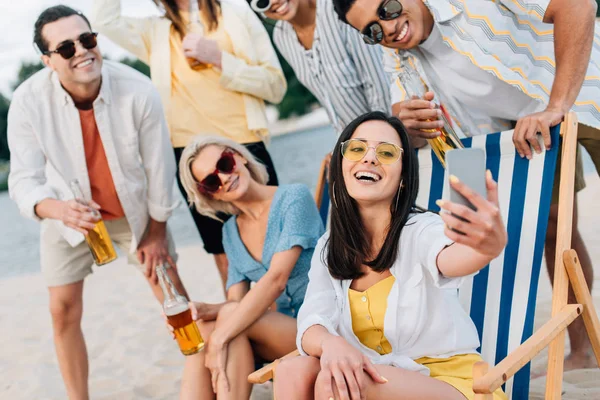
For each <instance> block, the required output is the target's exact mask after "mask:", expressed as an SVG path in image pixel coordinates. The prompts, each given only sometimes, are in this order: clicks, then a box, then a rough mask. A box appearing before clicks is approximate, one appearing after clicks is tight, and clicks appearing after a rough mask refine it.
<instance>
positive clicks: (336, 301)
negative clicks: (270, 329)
mask: <svg viewBox="0 0 600 400" xmlns="http://www.w3.org/2000/svg"><path fill="white" fill-rule="evenodd" d="M327 239H328V233H326V234H325V235H324V236H323V237H322V238H321V239H320V240H319V242H318V244H317V246H316V248H315V252H314V255H313V259H312V265H311V269H310V272H309V274H308V276H309V284H308V288H307V291H306V297H305V298H304V303H303V304H302V307H301V308H300V312H299V314H298V336H297V339H296V345H297V347H298V349H299V350H300V353H302V354H305V355H306V353H305V352H304V350H303V349H302V336H303V335H304V333H305V332H306V330H307V329H308V328H310V327H311V326H313V325H322V326H323V327H325V328H326V329H327V330H328V331H329V332H330V333H331V334H333V335H338V336H342V337H343V338H345V339H346V340H347V341H348V342H349V343H350V344H351V345H352V346H354V347H355V348H357V349H359V350H361V352H362V353H363V354H364V355H366V356H367V357H369V359H370V360H371V361H372V362H373V363H375V364H386V365H393V366H396V367H400V368H405V369H409V370H413V371H419V372H421V373H423V374H426V375H428V374H429V370H428V369H427V368H426V367H423V366H422V365H420V364H417V363H416V362H414V361H413V360H415V359H418V358H420V357H425V356H427V357H434V358H445V357H450V356H452V355H456V354H469V353H476V352H477V351H476V349H477V348H478V347H479V336H478V334H477V329H476V328H475V325H474V324H473V321H471V318H470V317H469V316H468V315H467V313H466V312H465V311H464V310H463V308H462V307H461V305H460V303H459V301H458V294H457V288H458V287H459V286H460V284H461V282H462V281H463V278H462V277H461V278H446V277H444V276H442V275H441V274H440V272H439V270H438V268H437V262H436V260H437V256H438V254H439V253H440V252H441V251H442V250H443V249H444V248H445V247H446V246H448V245H450V244H452V243H453V242H452V240H450V239H449V238H447V237H446V236H445V235H444V224H443V222H442V220H441V218H440V217H439V216H438V215H436V214H432V213H424V214H415V215H413V216H411V218H410V219H409V221H408V222H407V224H406V226H405V227H404V229H403V230H402V234H401V235H400V244H399V247H398V259H397V260H396V262H395V263H394V265H393V266H392V267H391V269H390V272H391V273H392V275H393V276H394V277H395V278H396V280H395V282H394V285H393V287H392V290H391V291H390V294H389V296H388V301H387V310H386V313H385V319H384V335H385V337H386V339H387V340H388V341H389V343H390V345H391V346H392V352H391V353H389V354H385V355H380V354H379V353H377V352H375V351H374V350H372V349H370V348H368V347H366V346H364V345H363V344H362V343H360V341H359V340H358V339H357V337H356V335H355V334H354V332H353V331H352V317H351V313H350V306H349V302H348V289H349V288H350V283H351V282H352V280H350V279H347V280H338V279H335V278H333V277H332V276H331V275H330V274H329V271H328V269H327V266H326V265H325V264H324V263H323V259H326V251H323V250H326V249H324V246H325V245H326V242H327Z"/></svg>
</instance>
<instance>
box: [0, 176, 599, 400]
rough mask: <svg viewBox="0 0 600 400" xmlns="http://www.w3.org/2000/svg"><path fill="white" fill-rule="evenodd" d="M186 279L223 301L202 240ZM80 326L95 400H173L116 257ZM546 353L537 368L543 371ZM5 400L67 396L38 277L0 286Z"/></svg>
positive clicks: (156, 325) (587, 226) (539, 387)
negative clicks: (85, 342)
mask: <svg viewBox="0 0 600 400" xmlns="http://www.w3.org/2000/svg"><path fill="white" fill-rule="evenodd" d="M586 179H587V182H588V187H587V188H586V189H585V190H584V191H583V192H581V194H580V199H579V205H580V215H579V218H580V230H581V232H582V234H583V236H584V238H585V240H586V243H587V246H588V249H589V250H590V252H591V254H592V258H593V260H595V267H596V271H597V272H596V282H595V286H596V288H597V289H596V290H594V292H593V295H594V299H595V302H596V307H600V282H599V281H600V229H598V225H599V224H600V214H599V213H598V207H597V202H596V201H595V200H596V199H598V198H600V179H599V178H598V176H597V175H595V174H594V175H588V176H587V177H586ZM179 254H180V262H179V269H180V274H181V276H182V278H183V280H184V282H185V285H186V287H187V289H188V291H189V293H190V295H191V297H192V298H193V299H194V300H198V301H207V302H216V301H220V300H221V299H223V293H222V291H221V289H220V284H219V280H218V274H217V272H216V268H215V266H214V263H213V262H212V259H211V257H210V256H209V255H207V254H206V253H205V252H204V250H203V249H202V246H201V245H200V244H199V243H198V244H194V245H188V246H186V247H182V248H179ZM550 304H551V289H550V283H549V281H548V277H547V274H546V273H545V269H544V272H543V274H542V277H541V282H540V290H539V296H538V310H537V314H536V324H535V325H536V327H539V326H541V325H542V324H543V323H544V322H546V321H547V320H548V318H549V316H550ZM83 330H84V334H85V337H86V340H87V345H88V353H89V358H90V393H91V397H92V398H93V399H106V400H108V399H115V400H116V399H118V400H126V399H175V398H177V397H178V388H179V383H180V376H181V371H182V364H183V356H182V355H181V354H180V353H179V351H178V349H177V347H176V344H175V342H174V341H173V340H172V339H171V338H170V336H169V334H168V332H167V329H166V327H165V326H164V323H163V320H162V317H161V315H160V307H159V305H158V303H157V302H156V301H155V300H154V299H153V297H152V294H151V292H150V289H149V288H148V286H147V284H146V283H145V280H144V278H143V277H142V275H141V274H140V272H138V271H137V270H136V269H135V268H134V267H132V266H128V265H126V264H125V262H124V261H122V260H119V261H117V262H114V263H112V264H110V265H107V266H104V267H101V268H98V269H97V270H96V272H95V273H94V274H93V275H92V276H90V277H89V278H88V279H87V280H86V283H85V291H84V318H83ZM546 358H547V351H544V352H543V353H542V354H540V355H539V356H538V357H537V358H536V359H535V360H534V362H533V371H534V372H536V371H539V370H541V369H544V368H545V366H544V364H545V361H546ZM564 382H565V383H564V394H563V398H564V399H600V370H599V369H594V370H578V371H570V372H567V373H566V374H565V378H564ZM544 386H545V377H541V378H538V379H535V380H533V381H532V383H531V398H532V399H542V398H543V396H544ZM0 398H1V399H11V400H12V399H18V400H20V399H36V400H38V399H64V398H66V394H65V390H64V387H63V383H62V379H61V376H60V372H59V369H58V365H57V362H56V357H55V354H54V345H53V341H52V327H51V321H50V315H49V313H48V295H47V290H46V289H45V285H44V282H43V279H42V277H41V275H40V274H33V275H26V276H19V277H14V278H6V279H3V280H0ZM253 398H254V399H255V400H259V399H260V400H262V399H265V400H266V399H268V398H270V397H269V390H268V387H265V386H263V387H257V388H255V392H254V395H253Z"/></svg>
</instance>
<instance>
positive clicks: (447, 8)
mask: <svg viewBox="0 0 600 400" xmlns="http://www.w3.org/2000/svg"><path fill="white" fill-rule="evenodd" d="M423 3H424V4H425V6H426V7H427V8H429V11H431V14H432V15H433V20H434V21H435V22H440V23H441V22H448V21H450V20H451V19H452V18H454V17H456V16H457V15H458V14H460V13H462V10H461V9H458V8H457V7H455V6H454V5H453V4H451V0H423Z"/></svg>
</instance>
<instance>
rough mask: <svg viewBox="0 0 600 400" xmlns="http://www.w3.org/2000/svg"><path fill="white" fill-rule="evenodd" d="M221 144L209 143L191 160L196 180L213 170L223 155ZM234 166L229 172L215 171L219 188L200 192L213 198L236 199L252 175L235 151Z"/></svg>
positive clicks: (241, 193)
mask: <svg viewBox="0 0 600 400" xmlns="http://www.w3.org/2000/svg"><path fill="white" fill-rule="evenodd" d="M223 150H225V149H224V148H223V147H221V146H216V145H210V146H206V147H205V148H204V149H202V151H200V153H198V155H197V156H196V158H195V159H194V161H193V162H192V166H191V169H192V174H193V175H194V179H195V180H196V182H202V181H203V180H204V179H205V178H206V177H207V176H208V175H210V174H212V173H214V172H215V169H216V168H217V163H218V162H219V160H220V159H221V156H222V155H223ZM234 158H235V168H234V169H233V171H232V172H231V173H230V174H227V173H224V172H222V171H219V172H218V173H217V175H218V177H219V179H220V180H221V185H222V187H221V189H220V190H218V191H217V192H215V193H212V194H206V193H202V192H201V193H202V194H203V195H204V196H208V197H210V198H212V199H214V200H220V201H226V202H232V201H235V200H238V199H239V198H240V197H242V196H243V195H244V194H245V193H246V192H247V191H248V187H249V185H250V181H251V180H252V177H251V175H250V171H249V170H248V168H246V164H247V161H246V159H245V158H243V157H242V156H240V155H239V154H237V153H235V155H234Z"/></svg>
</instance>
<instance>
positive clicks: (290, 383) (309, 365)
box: [273, 356, 321, 400]
mask: <svg viewBox="0 0 600 400" xmlns="http://www.w3.org/2000/svg"><path fill="white" fill-rule="evenodd" d="M320 371H321V364H320V361H319V359H318V358H316V357H305V356H300V357H294V358H290V359H287V360H285V361H282V362H280V363H279V365H277V367H276V368H275V379H273V386H274V394H275V398H277V399H289V400H312V399H313V398H314V393H315V381H316V380H317V376H318V375H319V372H320Z"/></svg>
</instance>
